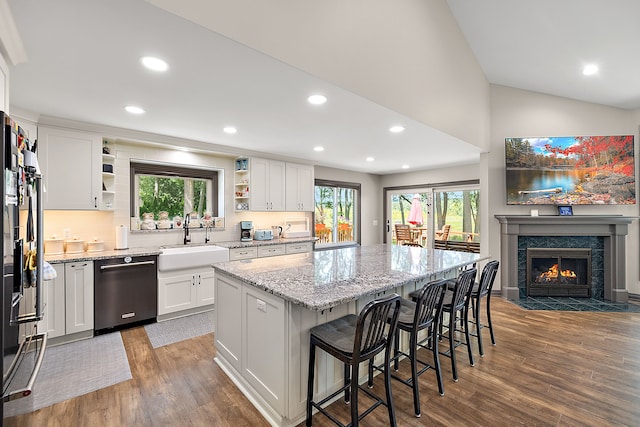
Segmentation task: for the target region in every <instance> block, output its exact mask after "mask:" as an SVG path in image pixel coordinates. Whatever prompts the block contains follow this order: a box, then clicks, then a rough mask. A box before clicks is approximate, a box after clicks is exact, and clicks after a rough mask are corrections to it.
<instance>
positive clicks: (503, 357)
mask: <svg viewBox="0 0 640 427" xmlns="http://www.w3.org/2000/svg"><path fill="white" fill-rule="evenodd" d="M493 318H494V326H495V330H496V339H497V342H498V345H497V346H495V347H493V346H491V343H490V340H489V336H488V330H485V331H484V332H485V333H484V341H483V342H484V344H485V357H483V358H479V357H477V358H476V359H477V360H476V365H475V366H474V367H472V366H469V364H468V359H467V356H466V353H465V351H464V348H458V353H457V354H458V355H459V358H458V360H459V375H460V381H459V382H458V383H454V382H453V381H452V379H451V368H450V366H451V365H450V361H449V360H448V359H447V358H442V363H443V375H444V379H445V396H444V397H441V396H439V395H438V393H437V386H436V383H435V377H434V376H433V373H432V372H427V373H425V374H424V375H423V376H422V377H421V379H420V391H421V404H422V417H421V418H415V417H414V416H413V410H412V396H411V391H410V389H409V388H407V387H405V386H403V385H401V384H399V383H397V382H394V383H393V394H394V403H395V405H394V406H395V407H396V412H397V421H398V425H399V426H457V425H459V426H470V425H478V426H513V425H525V426H607V425H611V426H614V425H615V426H621V425H623V426H638V425H640V313H593V312H561V311H527V310H523V309H521V308H520V307H518V306H517V305H515V304H513V303H511V302H508V301H506V300H504V299H501V298H497V297H496V298H494V300H493ZM122 337H123V341H124V343H125V347H126V350H127V355H128V357H129V362H130V365H131V371H132V374H133V379H132V380H129V381H125V382H122V383H120V384H116V385H114V386H111V387H108V388H105V389H102V390H98V391H96V392H93V393H90V394H87V395H84V396H80V397H77V398H74V399H70V400H68V401H65V402H61V403H59V404H56V405H53V406H51V407H48V408H44V409H41V410H39V411H36V412H33V413H31V414H26V415H22V416H18V417H14V418H10V419H6V420H5V422H4V425H5V426H69V425H77V426H93V427H97V426H134V425H135V426H161V425H167V426H174V425H176V426H177V425H180V426H202V425H210V426H267V425H268V424H267V423H266V421H264V419H263V418H262V417H261V416H260V414H259V413H258V411H257V410H255V409H254V408H253V406H252V405H251V404H250V403H249V401H248V400H247V399H246V398H245V397H244V396H243V395H242V394H240V392H238V390H237V389H236V388H235V386H234V385H233V383H232V382H231V381H230V380H229V379H228V378H227V377H226V376H225V374H224V373H223V372H222V370H221V369H220V368H219V367H218V366H217V365H216V364H215V362H214V361H213V356H214V354H215V348H214V346H213V339H212V336H211V335H205V336H202V337H198V338H194V339H191V340H187V341H183V342H180V343H177V344H173V345H169V346H166V347H161V348H159V349H155V350H154V349H153V348H152V347H151V345H150V343H149V340H148V338H147V336H146V333H145V331H144V328H135V329H130V330H126V331H123V332H122ZM475 354H476V355H477V351H476V353H475ZM401 370H403V371H404V370H406V362H405V363H404V364H402V365H401ZM374 390H377V391H380V392H382V391H383V386H382V383H381V381H380V378H376V381H375V386H374ZM331 408H332V410H334V411H335V412H336V413H337V414H339V417H340V418H341V419H343V420H346V419H347V417H348V406H347V405H345V404H344V403H342V402H341V401H339V402H336V403H334V404H333V405H332V406H331ZM313 421H314V422H313V425H314V426H318V427H320V426H330V425H333V424H331V423H330V422H329V421H328V420H327V419H326V418H325V417H323V416H321V415H319V414H316V415H315V416H314V418H313ZM387 424H388V421H387V415H386V410H385V409H384V408H382V407H381V408H378V409H376V410H375V411H374V412H373V413H372V414H371V415H369V416H368V417H367V418H365V419H364V420H363V422H362V425H364V426H384V425H387ZM302 425H303V424H302Z"/></svg>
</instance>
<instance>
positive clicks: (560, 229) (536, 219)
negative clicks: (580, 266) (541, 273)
mask: <svg viewBox="0 0 640 427" xmlns="http://www.w3.org/2000/svg"><path fill="white" fill-rule="evenodd" d="M495 217H496V219H497V220H498V222H500V259H501V262H500V265H501V269H500V276H501V290H502V295H503V296H504V297H505V298H508V299H512V300H515V299H518V298H519V296H520V295H519V291H518V237H519V236H601V237H603V238H604V251H605V260H604V275H605V277H604V297H605V298H606V299H608V300H611V301H615V302H627V301H628V299H629V294H628V291H627V289H626V281H625V264H626V261H625V260H626V235H627V234H628V232H629V224H631V223H632V222H633V221H634V220H636V219H637V217H629V216H622V215H576V216H557V215H556V216H529V215H495Z"/></svg>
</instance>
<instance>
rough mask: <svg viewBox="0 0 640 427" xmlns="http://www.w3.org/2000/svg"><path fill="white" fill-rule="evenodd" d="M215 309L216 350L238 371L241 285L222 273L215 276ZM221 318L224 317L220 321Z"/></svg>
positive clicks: (240, 348) (214, 336) (240, 340)
mask: <svg viewBox="0 0 640 427" xmlns="http://www.w3.org/2000/svg"><path fill="white" fill-rule="evenodd" d="M215 282H216V285H215V292H216V296H215V298H216V301H218V303H217V304H216V309H215V310H214V316H215V324H214V328H213V329H214V330H215V334H213V338H214V340H215V344H216V351H217V352H218V353H220V354H221V355H222V356H223V357H224V358H225V359H226V360H227V361H228V362H229V363H230V364H231V365H232V366H233V367H234V368H235V369H236V370H237V371H238V372H240V370H241V367H240V357H241V353H242V347H241V346H242V338H241V335H240V334H241V324H242V307H241V302H242V285H241V284H240V282H238V281H237V280H233V279H231V278H229V277H228V276H226V275H224V274H217V275H216V276H215ZM221 319H224V320H223V321H221Z"/></svg>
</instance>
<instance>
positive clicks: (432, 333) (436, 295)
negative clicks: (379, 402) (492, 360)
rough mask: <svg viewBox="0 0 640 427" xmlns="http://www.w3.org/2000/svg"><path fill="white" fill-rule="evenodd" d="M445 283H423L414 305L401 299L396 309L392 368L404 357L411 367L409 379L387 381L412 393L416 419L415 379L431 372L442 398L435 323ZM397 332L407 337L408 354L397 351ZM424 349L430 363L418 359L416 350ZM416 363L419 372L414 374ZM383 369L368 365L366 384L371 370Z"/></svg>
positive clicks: (392, 375)
mask: <svg viewBox="0 0 640 427" xmlns="http://www.w3.org/2000/svg"><path fill="white" fill-rule="evenodd" d="M446 284H447V281H446V280H437V281H433V282H429V283H427V284H426V285H425V286H423V287H422V288H421V289H420V290H419V291H418V294H417V301H416V302H413V301H409V300H406V299H404V298H403V299H402V301H401V305H400V315H399V316H398V328H397V329H396V334H395V339H394V352H393V358H392V359H391V361H392V362H393V367H394V369H395V370H396V371H397V370H398V362H399V359H400V358H401V357H406V358H407V360H409V363H410V364H411V377H410V378H408V379H405V378H402V377H400V376H399V375H396V374H394V373H393V372H392V373H391V378H393V379H395V380H398V381H400V382H401V383H402V384H404V385H406V386H409V387H411V389H412V390H413V409H414V411H415V414H416V417H420V392H419V387H418V377H419V376H420V375H422V374H423V373H424V372H426V371H427V370H428V369H433V370H434V371H435V373H436V379H437V381H438V390H439V392H440V395H441V396H444V386H443V384H442V371H441V369H440V358H439V354H438V322H439V321H440V314H441V312H442V304H443V302H444V295H445V291H446ZM424 330H427V331H428V333H427V336H426V337H424V338H423V339H421V340H419V339H418V334H419V333H420V331H424ZM400 331H405V332H407V333H409V353H408V354H407V353H405V352H403V351H401V350H400V344H399V343H400ZM421 348H422V349H426V350H428V351H430V352H431V353H432V354H433V363H428V362H425V361H423V360H420V359H418V354H417V353H418V350H419V349H421ZM418 363H419V364H420V365H421V369H420V370H418ZM384 368H386V367H385V366H373V361H372V360H370V361H369V384H370V385H371V384H372V381H373V375H372V374H373V369H377V370H382V369H384Z"/></svg>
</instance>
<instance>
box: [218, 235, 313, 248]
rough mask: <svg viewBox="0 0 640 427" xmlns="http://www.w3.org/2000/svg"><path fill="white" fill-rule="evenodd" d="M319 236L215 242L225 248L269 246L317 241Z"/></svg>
mask: <svg viewBox="0 0 640 427" xmlns="http://www.w3.org/2000/svg"><path fill="white" fill-rule="evenodd" d="M316 240H318V238H317V237H313V236H310V237H295V238H292V239H285V238H280V239H273V240H252V241H250V242H241V241H240V240H231V241H228V242H213V244H214V245H216V246H222V247H223V248H229V249H236V248H250V247H254V246H269V245H288V244H291V243H305V242H315V241H316Z"/></svg>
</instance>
